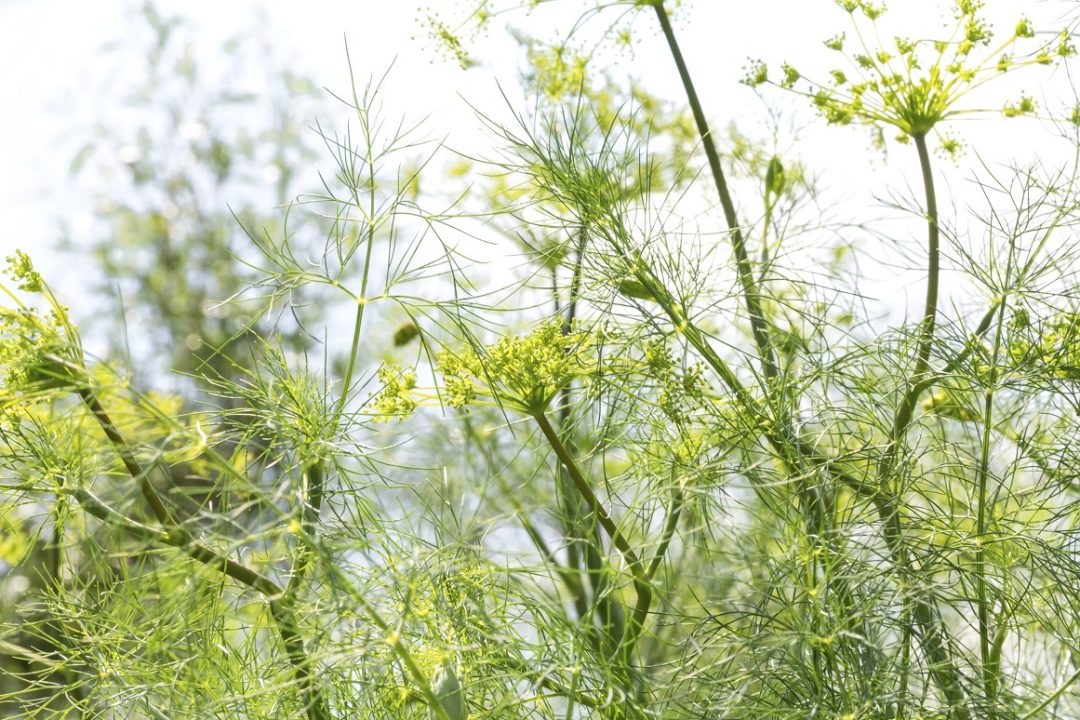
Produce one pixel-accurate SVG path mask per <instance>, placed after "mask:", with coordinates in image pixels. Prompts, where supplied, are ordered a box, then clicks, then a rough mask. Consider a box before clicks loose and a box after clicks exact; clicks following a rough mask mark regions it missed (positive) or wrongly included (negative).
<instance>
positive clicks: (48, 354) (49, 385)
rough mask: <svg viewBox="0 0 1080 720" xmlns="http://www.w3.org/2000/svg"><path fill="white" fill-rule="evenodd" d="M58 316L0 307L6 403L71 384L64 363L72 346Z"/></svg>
mask: <svg viewBox="0 0 1080 720" xmlns="http://www.w3.org/2000/svg"><path fill="white" fill-rule="evenodd" d="M63 330H64V326H63V323H62V322H61V320H60V318H58V317H57V316H56V314H55V313H52V312H50V313H49V314H48V315H46V316H44V317H43V316H41V315H39V314H38V312H37V311H36V310H34V309H32V308H26V307H22V308H18V309H14V310H13V309H10V308H0V372H2V374H3V378H4V391H3V396H4V398H5V400H6V401H10V399H11V398H12V397H13V396H14V395H15V394H16V393H23V394H34V393H39V392H43V391H47V390H56V389H60V388H62V387H65V386H68V385H70V384H71V382H72V377H73V376H72V370H71V364H70V363H68V362H65V360H64V357H65V355H67V352H66V350H67V348H68V346H69V343H68V342H66V340H65V338H64V332H63Z"/></svg>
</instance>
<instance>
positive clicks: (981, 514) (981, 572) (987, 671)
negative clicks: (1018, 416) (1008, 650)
mask: <svg viewBox="0 0 1080 720" xmlns="http://www.w3.org/2000/svg"><path fill="white" fill-rule="evenodd" d="M1004 320H1005V302H1004V300H1003V301H1002V302H1001V303H1000V310H999V312H998V321H997V330H996V332H995V333H994V347H993V351H992V354H991V356H990V378H989V383H988V385H987V388H986V393H985V400H984V403H983V415H982V423H983V428H982V448H981V452H980V455H979V467H978V470H977V472H976V491H977V493H978V498H977V502H978V508H977V516H976V525H975V594H976V601H977V603H978V614H979V659H980V661H981V665H982V671H983V690H984V692H985V693H986V702H987V705H988V706H990V707H992V706H993V705H994V703H995V702H996V700H997V698H996V695H997V677H996V676H997V672H998V667H997V663H996V662H993V660H992V658H991V645H992V639H991V631H990V608H989V603H988V601H987V599H986V526H987V518H986V515H987V480H988V478H989V475H990V436H991V432H992V430H993V426H994V423H993V415H992V413H993V410H994V385H995V384H996V383H997V361H998V354H999V353H1000V352H1001V340H1002V331H1003V325H1004Z"/></svg>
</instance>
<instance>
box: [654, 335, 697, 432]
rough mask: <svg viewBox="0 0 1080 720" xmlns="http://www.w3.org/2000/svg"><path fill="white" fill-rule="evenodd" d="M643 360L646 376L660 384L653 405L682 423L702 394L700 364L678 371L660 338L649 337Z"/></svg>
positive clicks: (671, 418)
mask: <svg viewBox="0 0 1080 720" xmlns="http://www.w3.org/2000/svg"><path fill="white" fill-rule="evenodd" d="M645 363H646V365H647V366H648V373H649V377H650V378H651V379H652V380H654V381H655V382H656V383H657V384H658V385H659V388H660V393H659V395H658V397H657V405H658V406H659V407H660V410H662V411H663V413H664V414H665V415H667V417H668V418H669V419H670V420H671V421H672V422H674V423H676V424H678V425H685V424H686V423H687V422H688V421H689V419H690V412H691V410H692V408H693V405H694V403H695V401H700V400H701V399H702V398H703V397H704V392H705V381H704V378H703V370H702V366H701V365H700V364H695V365H692V366H690V367H689V368H687V369H686V370H684V371H682V372H680V371H679V368H678V367H677V365H676V363H675V360H674V358H673V357H672V356H671V351H670V350H669V349H668V347H667V344H666V343H665V342H664V341H663V340H652V341H650V342H649V343H647V344H646V346H645Z"/></svg>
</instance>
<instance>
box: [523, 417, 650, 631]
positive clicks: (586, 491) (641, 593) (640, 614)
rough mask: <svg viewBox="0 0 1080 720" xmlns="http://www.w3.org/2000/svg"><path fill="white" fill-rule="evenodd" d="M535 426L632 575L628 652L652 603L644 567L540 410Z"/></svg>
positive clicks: (641, 627)
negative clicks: (634, 600) (634, 599)
mask: <svg viewBox="0 0 1080 720" xmlns="http://www.w3.org/2000/svg"><path fill="white" fill-rule="evenodd" d="M532 417H533V419H534V420H535V421H536V424H537V426H539V428H540V431H541V432H542V433H543V434H544V437H545V438H546V439H547V441H548V444H549V445H551V448H552V449H553V450H554V451H555V454H556V455H557V456H558V458H559V461H560V462H561V463H562V464H563V466H564V467H565V468H566V472H567V474H568V475H569V476H570V480H571V482H573V484H574V487H575V488H576V489H577V491H578V493H579V494H580V495H581V497H582V498H583V499H584V500H585V503H586V504H587V505H588V506H589V510H590V511H592V514H593V515H594V516H595V517H596V521H597V523H598V524H599V525H600V527H602V528H603V529H604V532H605V533H607V535H608V537H609V538H611V542H612V544H614V545H615V548H616V549H617V550H618V551H619V553H620V554H621V555H622V556H623V558H624V559H625V560H626V564H627V567H628V569H629V570H630V574H631V575H632V576H633V582H634V591H635V592H636V593H637V604H636V605H635V607H634V613H633V616H632V618H631V621H630V624H629V625H628V626H627V628H626V632H625V633H624V634H623V637H622V641H621V643H620V645H621V646H622V648H623V651H624V652H627V653H628V652H629V651H630V649H632V648H633V646H634V643H635V642H636V641H637V638H638V637H639V636H640V635H641V631H642V629H643V628H644V625H645V618H646V616H647V615H648V613H649V606H650V605H651V604H652V588H651V587H650V585H649V581H648V578H647V577H646V576H645V574H644V568H643V567H642V564H641V558H640V557H639V556H638V554H637V552H636V551H635V550H634V549H633V548H632V547H631V546H630V542H629V541H628V540H627V539H626V536H625V535H623V533H622V531H621V530H619V527H618V525H616V524H615V521H614V520H613V519H612V517H611V515H610V514H608V511H607V508H605V507H604V505H603V503H601V502H600V499H599V498H598V497H596V493H595V492H593V489H592V487H590V486H589V482H588V481H587V480H586V479H585V476H584V474H583V473H582V472H581V469H580V468H579V467H578V465H577V462H576V461H575V460H574V458H573V457H572V456H571V455H570V452H569V451H568V450H567V449H566V446H565V445H563V442H562V440H561V439H560V438H559V434H558V432H556V431H555V428H554V427H552V425H551V422H550V421H549V420H548V419H547V416H546V415H545V414H544V413H543V412H539V413H536V414H535V415H533V416H532Z"/></svg>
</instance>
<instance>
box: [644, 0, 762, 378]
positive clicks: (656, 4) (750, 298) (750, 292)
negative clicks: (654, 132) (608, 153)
mask: <svg viewBox="0 0 1080 720" xmlns="http://www.w3.org/2000/svg"><path fill="white" fill-rule="evenodd" d="M652 6H653V8H654V9H655V10H656V17H657V20H659V21H660V29H661V31H662V32H663V33H664V39H665V40H667V45H668V49H669V50H670V51H671V57H672V58H673V59H674V61H675V66H676V67H677V68H678V70H679V79H680V80H681V81H682V86H683V90H684V91H685V92H686V99H687V101H688V102H689V103H690V111H691V112H692V113H693V115H694V123H695V124H696V125H697V130H698V134H699V135H700V136H701V144H702V147H703V148H704V149H705V157H706V158H707V159H708V162H709V170H710V171H711V172H712V176H713V181H714V182H715V184H716V193H717V195H718V196H719V197H720V205H721V207H722V208H723V210H724V219H725V220H726V221H727V226H728V230H729V231H730V232H731V246H732V250H733V251H734V253H735V264H736V270H737V272H738V275H739V282H740V284H741V285H742V291H743V298H744V300H745V302H746V309H747V312H749V314H750V328H751V330H752V331H753V334H754V342H755V343H756V344H757V348H758V352H759V353H760V354H761V360H762V362H763V363H764V369H765V377H766V378H767V379H769V380H772V379H773V378H775V377H776V376H777V374H778V370H777V364H776V356H775V354H774V353H773V349H772V346H771V345H770V344H769V329H768V326H767V324H766V323H765V315H764V313H763V312H762V309H761V293H760V291H759V289H758V287H757V283H756V282H755V280H754V270H753V267H752V266H751V264H750V257H749V255H748V254H747V252H746V240H745V238H744V237H743V234H742V227H741V225H740V224H739V216H738V213H737V212H736V211H735V203H734V202H733V201H732V199H731V192H730V190H729V189H728V185H727V180H726V178H725V177H724V170H723V168H722V167H721V165H720V154H719V153H718V152H717V151H716V143H715V141H714V140H713V135H712V131H711V130H710V129H709V123H708V121H707V120H706V119H705V111H704V110H703V109H702V107H701V100H700V99H699V98H698V94H697V90H696V89H695V88H694V82H693V80H691V78H690V69H689V68H688V67H687V66H686V60H685V59H684V58H683V54H682V50H681V49H680V48H679V42H678V40H677V39H676V38H675V31H674V29H672V27H671V18H669V17H668V13H667V10H665V9H664V3H663V0H652Z"/></svg>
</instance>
